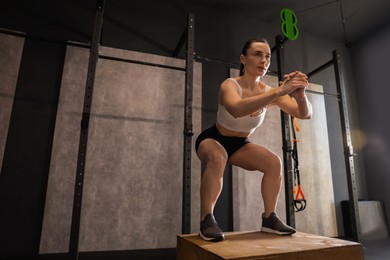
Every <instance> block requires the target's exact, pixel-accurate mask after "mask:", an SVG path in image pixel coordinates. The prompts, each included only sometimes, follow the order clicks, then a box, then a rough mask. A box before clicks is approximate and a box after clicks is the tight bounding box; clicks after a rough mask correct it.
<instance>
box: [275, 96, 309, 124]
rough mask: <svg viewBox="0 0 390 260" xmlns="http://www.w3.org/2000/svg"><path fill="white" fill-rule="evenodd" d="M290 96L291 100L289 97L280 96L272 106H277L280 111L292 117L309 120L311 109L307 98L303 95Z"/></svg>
mask: <svg viewBox="0 0 390 260" xmlns="http://www.w3.org/2000/svg"><path fill="white" fill-rule="evenodd" d="M292 94H293V93H292ZM294 94H295V93H294ZM292 96H293V98H291V97H290V96H289V95H285V96H282V97H280V98H278V99H277V100H276V101H275V102H274V103H273V105H276V106H278V107H279V108H280V109H281V110H283V111H284V112H286V113H287V114H289V115H291V116H293V117H296V118H299V119H310V118H311V116H312V114H313V109H312V105H311V103H310V101H309V100H308V99H307V96H306V95H305V94H303V95H292Z"/></svg>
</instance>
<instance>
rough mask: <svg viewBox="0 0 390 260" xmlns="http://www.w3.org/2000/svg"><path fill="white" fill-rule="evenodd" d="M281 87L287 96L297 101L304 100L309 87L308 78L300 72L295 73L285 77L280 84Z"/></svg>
mask: <svg viewBox="0 0 390 260" xmlns="http://www.w3.org/2000/svg"><path fill="white" fill-rule="evenodd" d="M279 86H280V87H283V88H284V91H285V94H288V95H289V96H290V97H293V98H294V99H295V100H299V99H302V98H304V97H305V96H306V95H305V89H306V88H307V87H308V86H309V81H308V77H307V76H306V74H304V73H302V72H300V71H294V72H291V73H289V74H285V75H284V80H283V81H281V82H279Z"/></svg>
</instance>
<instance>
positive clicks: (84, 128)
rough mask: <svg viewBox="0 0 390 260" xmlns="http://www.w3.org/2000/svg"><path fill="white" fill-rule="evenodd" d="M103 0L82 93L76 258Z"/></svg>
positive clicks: (73, 234)
mask: <svg viewBox="0 0 390 260" xmlns="http://www.w3.org/2000/svg"><path fill="white" fill-rule="evenodd" d="M103 12H104V0H98V1H97V6H96V15H95V22H94V27H93V32H92V41H91V50H90V55H89V63H88V72H87V81H86V87H85V94H84V106H83V115H82V120H81V129H80V141H79V152H78V158H77V170H76V180H75V189H74V197H73V211H72V223H71V231H70V241H69V258H70V259H72V260H77V259H78V247H79V235H80V220H81V202H82V196H83V184H84V171H85V161H86V160H85V159H86V153H87V141H88V126H89V118H90V112H91V104H92V93H93V86H94V81H95V72H96V65H97V62H98V58H99V41H100V35H101V30H102V24H103Z"/></svg>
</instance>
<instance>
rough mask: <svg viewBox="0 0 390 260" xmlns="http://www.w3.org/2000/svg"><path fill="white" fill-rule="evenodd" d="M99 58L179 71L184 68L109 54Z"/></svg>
mask: <svg viewBox="0 0 390 260" xmlns="http://www.w3.org/2000/svg"><path fill="white" fill-rule="evenodd" d="M99 58H102V59H106V60H114V61H121V62H126V63H135V64H140V65H146V66H153V67H159V68H164V69H172V70H181V71H185V70H186V69H185V68H184V67H175V66H170V65H163V64H157V63H152V62H146V61H139V60H131V59H123V58H117V57H110V56H106V55H99Z"/></svg>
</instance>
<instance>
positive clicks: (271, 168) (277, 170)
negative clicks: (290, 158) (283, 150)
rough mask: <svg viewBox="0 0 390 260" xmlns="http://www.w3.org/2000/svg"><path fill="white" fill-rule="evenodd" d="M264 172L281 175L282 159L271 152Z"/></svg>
mask: <svg viewBox="0 0 390 260" xmlns="http://www.w3.org/2000/svg"><path fill="white" fill-rule="evenodd" d="M265 172H266V173H270V174H272V175H275V176H280V177H281V176H282V160H281V159H280V157H279V156H278V155H276V154H273V155H272V156H270V158H269V160H268V163H267V169H266V171H265Z"/></svg>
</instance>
